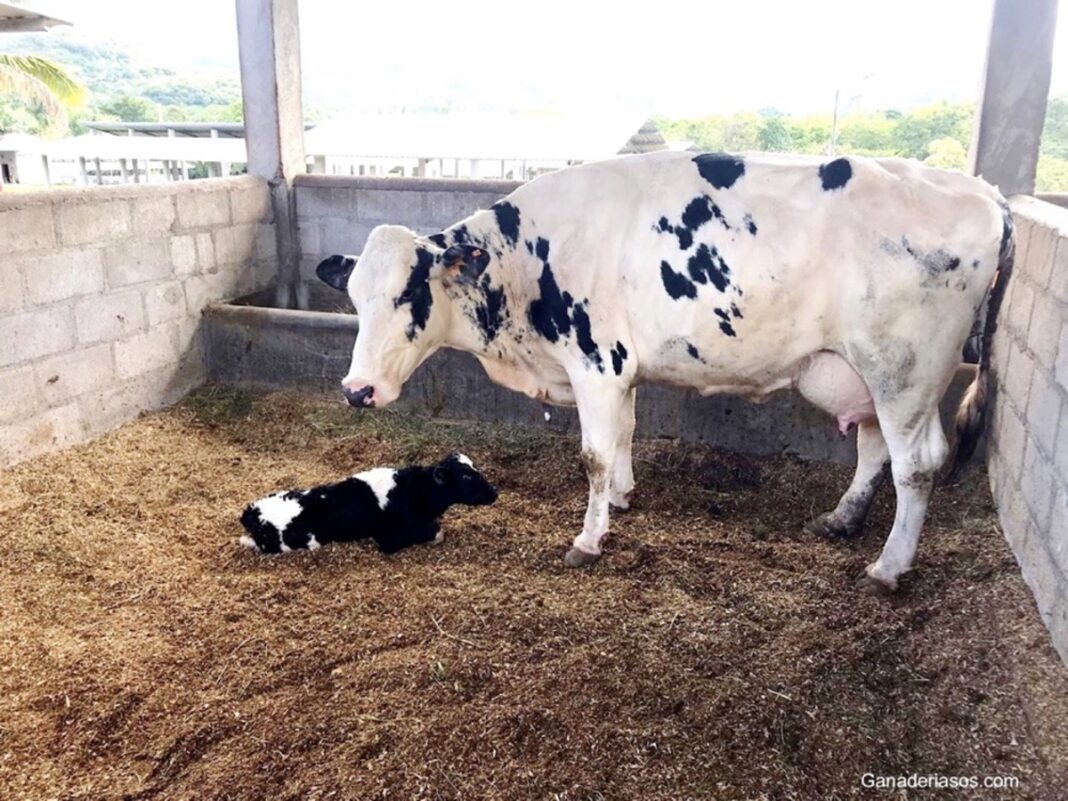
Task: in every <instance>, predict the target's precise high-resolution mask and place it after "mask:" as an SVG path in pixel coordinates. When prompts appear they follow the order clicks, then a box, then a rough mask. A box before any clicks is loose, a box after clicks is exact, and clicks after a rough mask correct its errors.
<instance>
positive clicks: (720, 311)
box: [716, 309, 731, 323]
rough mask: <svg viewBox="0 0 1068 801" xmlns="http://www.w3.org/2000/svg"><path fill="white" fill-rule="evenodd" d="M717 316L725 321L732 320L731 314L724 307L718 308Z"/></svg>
mask: <svg viewBox="0 0 1068 801" xmlns="http://www.w3.org/2000/svg"><path fill="white" fill-rule="evenodd" d="M716 317H718V318H719V319H721V320H723V322H725V323H729V322H730V321H731V316H730V315H729V314H727V312H726V311H724V310H723V309H716Z"/></svg>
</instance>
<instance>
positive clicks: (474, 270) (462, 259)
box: [441, 245, 490, 284]
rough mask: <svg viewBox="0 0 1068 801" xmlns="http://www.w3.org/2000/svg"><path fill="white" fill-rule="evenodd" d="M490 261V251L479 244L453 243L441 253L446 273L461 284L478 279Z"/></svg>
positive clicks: (471, 282)
mask: <svg viewBox="0 0 1068 801" xmlns="http://www.w3.org/2000/svg"><path fill="white" fill-rule="evenodd" d="M489 262H490V256H489V252H488V251H487V250H486V249H485V248H483V247H479V246H478V245H453V246H452V247H450V248H448V249H447V250H446V251H445V252H444V253H442V254H441V263H442V264H443V265H444V266H445V275H446V276H448V277H449V278H451V279H452V280H454V281H457V282H458V283H461V284H474V283H475V282H476V281H478V279H479V276H481V275H482V273H484V272H485V271H486V268H487V267H489Z"/></svg>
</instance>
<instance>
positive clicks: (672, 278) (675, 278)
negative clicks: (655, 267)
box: [660, 261, 697, 300]
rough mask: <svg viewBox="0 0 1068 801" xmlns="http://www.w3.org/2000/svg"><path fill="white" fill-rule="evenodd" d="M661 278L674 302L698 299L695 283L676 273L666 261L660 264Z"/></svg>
mask: <svg viewBox="0 0 1068 801" xmlns="http://www.w3.org/2000/svg"><path fill="white" fill-rule="evenodd" d="M660 278H661V280H663V282H664V289H666V290H667V293H668V294H669V295H670V296H671V297H672V298H673V299H674V300H679V299H681V298H690V299H693V298H696V297H697V287H696V286H694V284H693V281H691V280H690V279H689V278H687V277H686V276H685V275H683V274H682V273H677V272H675V271H674V270H673V269H671V265H670V264H668V263H667V262H666V261H662V262H660Z"/></svg>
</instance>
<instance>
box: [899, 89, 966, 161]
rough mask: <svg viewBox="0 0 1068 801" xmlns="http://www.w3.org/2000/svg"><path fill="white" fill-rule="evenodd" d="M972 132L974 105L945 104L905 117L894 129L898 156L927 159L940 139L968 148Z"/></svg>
mask: <svg viewBox="0 0 1068 801" xmlns="http://www.w3.org/2000/svg"><path fill="white" fill-rule="evenodd" d="M971 129H972V110H971V107H970V106H968V105H967V104H963V103H958V104H955V105H951V104H949V103H946V102H942V103H937V104H935V105H933V106H926V107H925V108H920V109H916V110H915V111H913V112H911V113H910V114H905V115H903V116H902V117H901V118H900V119H899V120H898V121H897V124H896V125H895V126H894V134H893V141H894V143H895V144H896V146H897V149H898V150H897V155H900V156H909V157H911V158H914V159H925V158H927V157H928V156H929V155H930V154H931V153H930V151H929V150H928V146H929V145H930V143H931V142H934V141H935V140H937V139H943V138H945V137H950V138H952V139H956V140H957V141H958V142H960V144H961V146H962V147H967V146H968V139H969V138H970V136H971Z"/></svg>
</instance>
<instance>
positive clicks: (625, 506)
mask: <svg viewBox="0 0 1068 801" xmlns="http://www.w3.org/2000/svg"><path fill="white" fill-rule="evenodd" d="M608 505H609V506H611V507H612V511H613V512H626V511H629V510H630V498H628V497H627V496H626V495H613V496H612V497H611V498H609V499H608Z"/></svg>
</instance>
